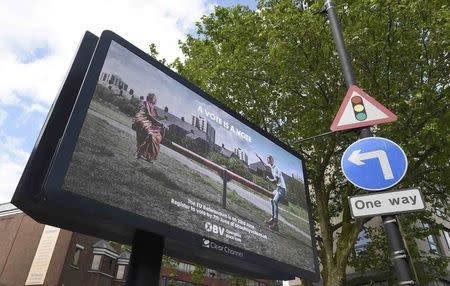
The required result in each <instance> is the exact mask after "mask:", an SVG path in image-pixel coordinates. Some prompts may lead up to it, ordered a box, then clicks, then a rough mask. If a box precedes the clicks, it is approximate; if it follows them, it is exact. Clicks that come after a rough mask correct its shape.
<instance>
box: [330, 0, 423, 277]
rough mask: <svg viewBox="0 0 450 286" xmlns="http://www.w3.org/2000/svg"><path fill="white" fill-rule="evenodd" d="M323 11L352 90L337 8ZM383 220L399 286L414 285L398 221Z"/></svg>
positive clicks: (364, 131)
mask: <svg viewBox="0 0 450 286" xmlns="http://www.w3.org/2000/svg"><path fill="white" fill-rule="evenodd" d="M323 11H324V12H326V13H327V16H328V20H329V23H330V28H331V31H332V34H333V39H334V42H335V45H336V49H337V52H338V54H339V58H340V60H341V67H342V72H343V73H344V77H345V83H346V85H347V88H348V89H350V88H351V86H352V85H355V84H356V80H355V78H354V76H353V71H352V65H351V62H350V60H349V56H348V53H347V49H346V47H345V42H344V37H343V35H342V30H341V26H340V24H339V20H338V16H337V13H336V8H335V7H334V4H333V2H332V1H331V0H326V1H325V5H324V8H323ZM358 134H359V137H360V138H367V137H372V136H373V134H372V132H371V131H370V128H369V127H363V128H362V129H360V130H359V131H358ZM382 218H383V225H384V229H385V231H386V236H387V239H388V242H389V246H390V249H391V251H392V254H391V257H392V261H393V264H394V268H395V270H396V272H397V278H398V283H399V285H414V280H413V278H412V274H411V269H410V267H409V263H408V257H407V255H406V251H405V246H404V244H403V240H402V237H401V234H400V230H399V227H398V224H397V220H396V219H395V217H394V216H383V217H382Z"/></svg>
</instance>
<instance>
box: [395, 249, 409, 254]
mask: <svg viewBox="0 0 450 286" xmlns="http://www.w3.org/2000/svg"><path fill="white" fill-rule="evenodd" d="M393 254H394V255H399V254H406V252H405V250H404V249H402V250H397V251H394V252H393Z"/></svg>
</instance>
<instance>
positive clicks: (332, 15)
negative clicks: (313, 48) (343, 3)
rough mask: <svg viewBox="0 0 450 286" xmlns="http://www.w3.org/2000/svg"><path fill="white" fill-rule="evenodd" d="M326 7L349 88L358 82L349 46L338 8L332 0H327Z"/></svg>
mask: <svg viewBox="0 0 450 286" xmlns="http://www.w3.org/2000/svg"><path fill="white" fill-rule="evenodd" d="M324 9H325V11H326V12H327V15H328V21H329V22H330V28H331V32H332V34H333V39H334V43H335V44H336V49H337V52H338V55H339V58H340V60H341V68H342V72H343V73H344V77H345V83H346V85H347V88H350V86H351V85H352V84H356V80H355V78H354V76H353V70H352V64H351V61H350V60H349V57H348V53H347V48H346V47H345V42H344V36H343V35H342V30H341V25H340V24H339V19H338V16H337V13H336V8H335V7H334V4H333V2H332V1H331V0H327V1H325V6H324Z"/></svg>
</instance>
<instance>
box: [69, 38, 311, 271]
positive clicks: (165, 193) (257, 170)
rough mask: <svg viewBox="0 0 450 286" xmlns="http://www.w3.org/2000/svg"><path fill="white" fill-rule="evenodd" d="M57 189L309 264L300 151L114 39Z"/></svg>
mask: <svg viewBox="0 0 450 286" xmlns="http://www.w3.org/2000/svg"><path fill="white" fill-rule="evenodd" d="M62 188H63V190H64V191H67V192H72V193H75V194H77V195H81V196H83V197H87V198H89V199H93V200H96V201H99V202H102V203H104V204H107V205H109V206H112V207H115V208H120V209H123V210H125V211H128V212H131V213H133V214H137V215H140V216H143V217H146V218H150V219H152V220H156V221H159V222H162V223H164V224H168V225H170V226H173V227H176V228H179V229H183V230H185V231H188V232H191V233H194V234H199V235H201V236H202V237H204V238H205V239H204V245H203V247H207V248H211V247H219V246H220V244H221V243H225V244H227V245H231V246H234V247H236V250H232V249H228V248H227V249H228V250H227V253H226V254H228V255H233V256H236V257H240V256H242V255H243V253H242V252H240V251H239V249H243V250H246V251H250V252H253V253H256V254H259V255H262V256H264V257H269V258H271V259H274V260H276V261H279V262H282V263H286V264H289V265H293V266H295V267H298V268H301V269H305V270H307V271H312V272H314V271H315V260H314V251H313V242H312V239H311V235H312V234H311V231H310V220H311V218H310V216H309V209H308V208H309V206H308V202H307V194H306V192H307V190H306V186H305V177H304V170H303V162H302V160H301V159H300V158H299V157H297V156H294V155H293V154H292V153H290V152H288V151H286V150H285V149H284V148H282V147H280V146H279V145H277V144H275V143H274V142H273V141H271V140H269V139H268V138H266V137H265V136H263V135H262V134H261V133H259V132H258V131H256V130H255V129H253V128H251V127H249V126H248V125H247V124H245V123H243V122H242V121H240V120H239V119H237V118H236V117H234V116H232V115H231V114H229V113H227V112H226V111H224V110H223V109H222V108H220V107H219V106H217V105H216V104H214V103H212V102H211V101H209V100H207V99H205V98H204V97H203V96H201V95H199V94H197V93H196V92H194V91H192V90H191V89H189V88H188V87H186V86H185V85H183V84H181V83H180V82H178V81H176V80H174V79H173V78H172V77H170V76H169V75H167V74H166V73H164V72H162V71H160V70H159V69H158V68H156V67H155V66H153V65H152V64H150V63H149V62H147V61H145V60H143V59H142V58H140V57H139V56H137V55H135V54H134V53H132V52H130V51H129V50H128V49H126V48H124V47H123V46H121V45H120V44H118V43H117V42H115V41H112V42H111V45H110V47H109V50H108V53H107V55H106V58H105V61H104V64H103V67H102V70H101V72H100V73H99V74H98V82H97V85H96V88H95V92H94V94H93V96H92V100H91V102H90V105H89V109H88V112H87V115H86V118H85V119H84V122H83V126H82V129H81V132H80V135H79V137H78V141H77V143H76V146H75V151H74V153H73V156H72V158H71V161H70V164H69V168H68V170H67V173H66V175H65V178H64V183H63V186H62Z"/></svg>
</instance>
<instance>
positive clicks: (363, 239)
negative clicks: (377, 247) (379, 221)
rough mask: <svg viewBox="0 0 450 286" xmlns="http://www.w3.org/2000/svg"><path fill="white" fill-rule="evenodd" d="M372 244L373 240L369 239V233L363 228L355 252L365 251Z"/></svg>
mask: <svg viewBox="0 0 450 286" xmlns="http://www.w3.org/2000/svg"><path fill="white" fill-rule="evenodd" d="M370 242H371V240H370V239H369V237H368V233H367V231H366V229H365V228H363V229H362V231H361V232H360V233H359V234H358V240H357V241H356V243H355V251H356V252H360V251H364V250H365V249H366V248H367V245H368V244H369V243H370Z"/></svg>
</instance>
